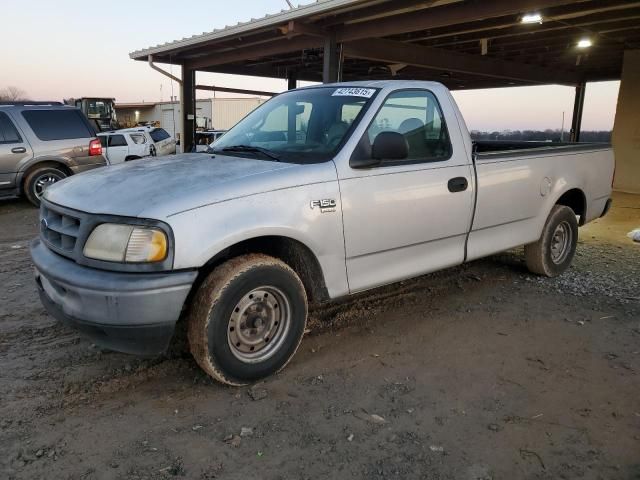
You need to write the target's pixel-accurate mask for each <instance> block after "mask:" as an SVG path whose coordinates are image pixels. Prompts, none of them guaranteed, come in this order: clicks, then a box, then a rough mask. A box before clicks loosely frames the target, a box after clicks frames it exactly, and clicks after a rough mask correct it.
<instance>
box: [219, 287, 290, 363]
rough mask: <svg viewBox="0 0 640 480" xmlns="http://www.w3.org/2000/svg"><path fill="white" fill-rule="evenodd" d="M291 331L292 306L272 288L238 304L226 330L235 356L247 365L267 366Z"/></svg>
mask: <svg viewBox="0 0 640 480" xmlns="http://www.w3.org/2000/svg"><path fill="white" fill-rule="evenodd" d="M290 328H291V304H290V302H289V299H288V298H287V296H286V295H285V294H284V293H283V292H282V291H281V290H280V289H278V288H276V287H273V286H267V287H259V288H255V289H253V290H251V291H250V292H248V293H247V294H245V295H244V296H243V297H242V298H241V299H240V301H239V302H238V303H237V305H236V306H235V308H234V309H233V312H232V313H231V317H230V318H229V325H228V328H227V340H228V342H229V348H230V349H231V352H232V353H233V355H234V356H235V357H236V358H237V359H238V360H240V361H242V362H245V363H258V362H264V361H265V360H267V359H269V358H271V357H272V356H273V355H274V354H275V353H276V352H277V351H278V349H279V348H280V347H281V346H282V343H283V342H284V340H285V338H286V336H287V333H288V332H289V329H290Z"/></svg>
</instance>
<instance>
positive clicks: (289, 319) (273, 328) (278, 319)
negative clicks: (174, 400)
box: [187, 254, 307, 386]
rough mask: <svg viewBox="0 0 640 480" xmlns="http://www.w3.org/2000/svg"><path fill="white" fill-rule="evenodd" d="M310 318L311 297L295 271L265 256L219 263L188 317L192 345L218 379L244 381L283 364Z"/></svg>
mask: <svg viewBox="0 0 640 480" xmlns="http://www.w3.org/2000/svg"><path fill="white" fill-rule="evenodd" d="M306 321H307V296H306V293H305V290H304V286H303V285H302V282H301V281H300V278H299V277H298V275H296V273H295V272H294V271H293V270H292V269H291V268H290V267H289V266H288V265H286V264H285V263H284V262H282V261H280V260H278V259H276V258H273V257H269V256H267V255H262V254H250V255H243V256H240V257H236V258H233V259H231V260H228V261H227V262H225V263H223V264H222V265H220V266H218V267H217V268H216V269H215V270H214V271H213V272H211V273H210V274H209V276H208V277H207V278H206V279H205V281H204V282H203V283H202V285H201V286H200V288H199V289H198V291H197V293H196V295H195V297H194V300H193V305H192V308H191V312H190V314H189V318H188V319H187V322H188V325H187V328H188V337H189V348H190V350H191V354H192V355H193V357H194V358H195V360H196V362H198V365H200V367H202V369H203V370H204V371H205V372H207V373H208V374H209V375H211V376H212V377H213V378H214V379H216V380H218V381H219V382H222V383H226V384H228V385H235V386H240V385H245V384H247V383H251V382H255V381H257V380H259V379H261V378H264V377H267V376H269V375H272V374H274V373H276V372H278V371H279V370H281V369H282V368H284V367H285V366H286V365H287V363H288V362H289V360H291V358H292V357H293V355H294V354H295V352H296V350H297V349H298V346H299V345H300V341H301V340H302V336H303V334H304V329H305V325H306Z"/></svg>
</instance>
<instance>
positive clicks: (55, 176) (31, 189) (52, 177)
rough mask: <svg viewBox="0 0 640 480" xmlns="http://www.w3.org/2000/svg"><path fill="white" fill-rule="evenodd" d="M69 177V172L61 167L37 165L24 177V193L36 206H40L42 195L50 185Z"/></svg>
mask: <svg viewBox="0 0 640 480" xmlns="http://www.w3.org/2000/svg"><path fill="white" fill-rule="evenodd" d="M65 178H67V174H66V173H65V172H63V171H62V170H60V169H59V168H55V167H51V166H42V167H37V168H36V169H34V170H33V171H31V172H29V173H28V174H27V176H26V177H25V179H24V195H25V197H27V200H29V201H30V202H31V203H32V204H34V205H35V206H36V207H39V206H40V197H41V196H42V194H43V193H44V191H45V190H46V188H47V187H48V186H49V185H52V184H54V183H56V182H59V181H60V180H64V179H65Z"/></svg>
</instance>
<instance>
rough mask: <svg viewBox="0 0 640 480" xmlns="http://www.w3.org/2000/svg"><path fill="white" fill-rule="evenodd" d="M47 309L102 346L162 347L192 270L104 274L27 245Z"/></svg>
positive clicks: (139, 350)
mask: <svg viewBox="0 0 640 480" xmlns="http://www.w3.org/2000/svg"><path fill="white" fill-rule="evenodd" d="M31 257H32V259H33V263H34V264H35V267H36V271H35V277H36V283H37V285H38V289H39V293H40V299H41V301H42V304H43V305H44V307H45V308H46V310H47V311H48V312H49V313H50V314H51V315H52V316H53V317H55V318H57V319H58V320H60V321H62V322H63V323H65V324H67V325H70V326H72V327H74V328H76V329H78V330H79V331H81V332H83V333H85V334H86V335H88V336H89V337H91V338H92V339H93V341H94V342H95V343H96V344H97V345H100V346H102V347H105V348H109V349H112V350H117V351H120V352H125V353H132V354H137V355H157V354H160V353H163V352H164V351H166V349H167V347H168V346H169V343H170V341H171V337H172V335H173V330H174V327H175V324H176V322H177V321H178V319H179V318H180V313H181V312H182V308H183V306H184V303H185V300H186V298H187V296H188V295H189V292H190V290H191V286H192V284H193V282H194V281H195V279H196V277H197V271H180V272H162V273H122V272H107V271H103V270H97V269H94V268H89V267H85V266H82V265H78V264H77V263H75V262H73V261H72V260H70V259H67V258H64V257H61V256H60V255H58V254H56V253H53V252H52V251H51V250H49V249H48V248H47V247H45V246H44V245H43V244H42V242H40V240H35V241H34V242H33V243H32V244H31Z"/></svg>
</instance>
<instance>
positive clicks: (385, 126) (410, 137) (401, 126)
mask: <svg viewBox="0 0 640 480" xmlns="http://www.w3.org/2000/svg"><path fill="white" fill-rule="evenodd" d="M381 132H397V133H400V134H402V135H403V136H404V137H405V139H406V140H407V144H408V145H409V155H408V156H407V158H406V159H404V160H401V161H400V162H405V163H406V162H410V163H416V162H420V161H424V162H437V161H443V160H447V159H449V157H450V156H451V152H452V148H451V142H450V141H449V133H448V131H447V126H446V124H445V121H444V118H443V116H442V111H441V110H440V105H438V102H437V100H436V98H435V96H434V95H433V94H432V93H431V92H429V91H426V90H401V91H398V92H394V93H392V94H391V95H389V96H388V97H387V98H386V100H385V101H384V104H383V105H382V107H381V108H380V110H379V111H378V113H377V115H376V117H375V118H374V120H373V122H372V123H371V125H370V126H369V129H368V130H367V134H368V137H369V142H370V143H371V145H373V142H374V140H375V138H376V137H377V136H378V135H379V134H380V133H381ZM395 162H396V161H394V163H395Z"/></svg>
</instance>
